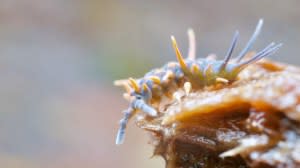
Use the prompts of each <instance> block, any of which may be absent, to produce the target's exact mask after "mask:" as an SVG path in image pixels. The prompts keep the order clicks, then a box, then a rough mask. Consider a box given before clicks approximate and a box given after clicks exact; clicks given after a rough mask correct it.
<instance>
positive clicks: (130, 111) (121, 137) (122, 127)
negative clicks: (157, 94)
mask: <svg viewBox="0 0 300 168" xmlns="http://www.w3.org/2000/svg"><path fill="white" fill-rule="evenodd" d="M134 112H135V110H134V109H133V108H131V107H129V108H128V109H127V110H125V111H124V117H123V118H122V119H121V120H120V123H119V124H120V126H119V130H118V133H117V137H116V144H117V145H121V144H123V142H124V139H125V129H126V126H127V123H128V120H129V119H130V118H131V117H132V116H133V114H134Z"/></svg>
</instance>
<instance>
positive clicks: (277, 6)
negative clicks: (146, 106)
mask: <svg viewBox="0 0 300 168" xmlns="http://www.w3.org/2000/svg"><path fill="white" fill-rule="evenodd" d="M299 7H300V1H297V0H289V1H279V0H260V1H230V0H228V1H210V0H201V1H200V0H198V1H189V0H185V1H183V0H164V1H140V0H107V1H105V0H85V1H80V0H0V77H1V82H0V108H1V110H0V167H6V168H21V167H22V168H40V167H43V168H45V167H46V168H48V167H49V168H54V167H55V168H81V167H86V168H99V167H122V168H140V167H146V168H151V167H164V166H163V165H164V162H163V160H162V159H161V158H158V157H153V158H151V157H152V150H153V148H152V146H151V145H149V144H148V143H147V142H148V135H147V133H145V132H144V131H142V130H140V129H138V128H136V127H135V125H134V124H133V122H131V123H130V124H129V127H128V129H127V137H126V141H125V143H124V144H123V145H121V146H116V145H115V144H114V141H115V134H116V132H117V129H118V121H119V119H120V118H121V117H122V113H121V111H122V110H123V109H125V108H127V105H128V104H127V102H126V101H125V100H123V98H122V92H123V90H122V89H121V88H117V87H114V86H113V85H112V83H113V81H114V80H116V79H120V78H127V77H130V76H131V77H140V76H142V75H143V74H144V73H145V72H147V71H149V70H150V69H152V68H154V67H160V66H162V65H163V64H164V63H166V62H168V61H171V60H175V55H174V52H173V49H172V47H171V43H170V35H175V36H176V38H177V41H178V43H179V46H180V48H181V50H182V51H183V53H186V52H187V47H188V43H187V35H186V30H187V28H189V27H192V28H194V30H195V32H196V38H197V49H198V51H197V55H198V57H204V56H206V55H208V54H210V53H216V54H217V55H219V56H220V57H222V55H224V53H225V52H226V50H227V48H228V46H229V43H230V41H231V38H232V35H233V33H234V31H235V30H237V29H238V30H239V31H240V35H241V37H240V39H239V43H238V47H237V48H238V50H240V49H241V48H242V47H243V46H244V45H245V43H246V41H247V40H248V38H249V37H250V35H251V33H252V32H253V30H254V28H255V26H256V23H257V21H258V20H259V18H264V20H265V25H264V28H263V31H262V34H261V36H260V37H259V39H258V40H257V42H256V44H255V46H254V47H256V48H257V49H260V48H263V47H265V46H266V45H267V44H268V43H270V42H272V41H276V42H283V43H284V46H283V47H282V49H280V51H279V52H278V53H276V54H275V55H273V56H272V59H275V60H279V61H283V62H287V63H292V64H296V65H297V64H298V65H299V60H300V57H299V54H298V52H299V44H300V32H299V30H300V22H299V17H300V10H299ZM238 50H237V51H238ZM236 53H237V52H236Z"/></svg>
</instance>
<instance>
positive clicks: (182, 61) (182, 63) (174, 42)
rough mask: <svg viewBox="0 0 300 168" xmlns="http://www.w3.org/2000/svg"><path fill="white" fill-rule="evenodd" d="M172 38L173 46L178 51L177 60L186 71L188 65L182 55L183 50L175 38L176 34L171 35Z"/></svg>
mask: <svg viewBox="0 0 300 168" xmlns="http://www.w3.org/2000/svg"><path fill="white" fill-rule="evenodd" d="M171 40H172V44H173V48H174V50H175V53H176V57H177V60H178V62H179V64H180V66H181V68H182V69H183V70H184V71H187V66H186V64H185V62H184V59H183V57H182V55H181V52H180V50H179V49H178V46H177V42H176V40H175V37H174V36H171Z"/></svg>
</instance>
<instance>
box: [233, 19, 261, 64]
mask: <svg viewBox="0 0 300 168" xmlns="http://www.w3.org/2000/svg"><path fill="white" fill-rule="evenodd" d="M263 23H264V21H263V19H260V20H259V21H258V23H257V26H256V28H255V31H254V33H253V34H252V36H251V38H250V40H249V41H248V43H247V44H246V46H245V48H244V49H243V50H242V51H241V52H240V54H239V55H238V56H237V62H240V61H241V60H242V59H243V58H244V56H245V55H246V54H247V52H248V51H249V50H250V48H251V47H252V45H253V43H254V42H255V40H256V38H257V36H258V35H259V33H260V31H261V28H262V26H263Z"/></svg>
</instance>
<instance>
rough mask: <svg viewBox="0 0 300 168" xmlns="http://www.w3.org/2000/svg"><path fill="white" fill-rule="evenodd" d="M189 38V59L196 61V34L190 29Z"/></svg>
mask: <svg viewBox="0 0 300 168" xmlns="http://www.w3.org/2000/svg"><path fill="white" fill-rule="evenodd" d="M188 37H189V53H188V57H187V58H188V59H190V60H195V59H196V38H195V32H194V30H193V29H191V28H189V29H188Z"/></svg>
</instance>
